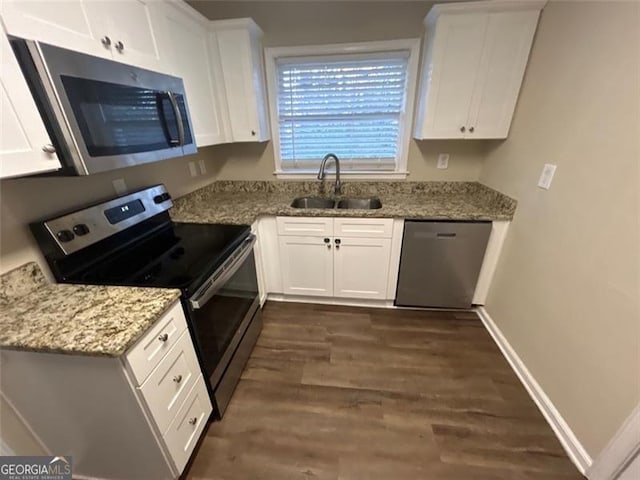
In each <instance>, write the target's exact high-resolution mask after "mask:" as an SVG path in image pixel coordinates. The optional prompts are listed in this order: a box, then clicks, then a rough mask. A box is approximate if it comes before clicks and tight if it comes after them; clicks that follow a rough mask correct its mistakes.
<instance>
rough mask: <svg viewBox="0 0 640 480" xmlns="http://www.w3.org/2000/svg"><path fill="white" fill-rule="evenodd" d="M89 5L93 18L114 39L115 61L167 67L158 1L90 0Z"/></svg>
mask: <svg viewBox="0 0 640 480" xmlns="http://www.w3.org/2000/svg"><path fill="white" fill-rule="evenodd" d="M87 8H88V12H89V17H90V18H91V19H92V22H93V21H94V20H95V21H99V22H102V24H103V25H104V27H103V28H104V34H102V33H101V34H100V36H101V37H102V36H103V35H107V36H109V38H110V39H111V46H110V50H111V52H112V58H113V59H114V60H116V61H119V62H123V63H128V64H130V65H135V66H137V67H142V68H147V69H149V70H155V71H166V70H167V67H166V66H165V65H163V63H162V61H161V60H162V58H161V52H160V48H159V46H158V39H157V32H156V31H155V28H156V25H157V23H158V18H159V16H160V12H159V9H160V8H161V4H160V3H159V2H152V1H149V0H120V1H118V2H113V1H108V0H104V1H103V0H99V1H93V0H92V1H88V2H87Z"/></svg>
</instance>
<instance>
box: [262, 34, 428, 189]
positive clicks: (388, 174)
mask: <svg viewBox="0 0 640 480" xmlns="http://www.w3.org/2000/svg"><path fill="white" fill-rule="evenodd" d="M399 50H404V51H408V52H409V58H408V61H407V91H406V93H405V108H404V113H403V114H402V116H401V119H400V120H401V121H400V124H401V125H400V133H399V140H398V155H397V158H396V162H395V168H394V169H393V170H351V169H345V170H343V171H341V172H340V174H341V175H343V176H345V177H349V178H352V179H358V178H362V179H367V178H369V179H370V178H372V177H375V178H381V179H404V178H406V177H407V175H408V174H409V172H408V171H407V163H408V162H407V161H408V156H409V143H410V141H411V132H412V127H413V121H414V107H415V100H416V90H417V80H418V63H419V61H420V39H417V38H409V39H399V40H385V41H376V42H358V43H336V44H328V45H303V46H296V47H269V48H265V67H266V69H265V70H266V72H265V73H266V77H267V96H268V102H269V120H270V122H271V140H272V142H273V156H274V160H275V171H274V175H276V177H277V178H286V179H291V180H294V179H309V178H312V177H315V176H316V174H317V171H315V170H306V169H302V168H298V169H289V170H283V168H282V163H283V162H282V158H281V155H280V122H279V120H278V91H277V85H278V78H277V66H276V62H277V61H278V59H281V58H286V57H301V58H304V57H311V58H313V57H326V56H331V55H350V54H356V55H358V54H363V55H365V54H366V55H370V54H384V53H385V52H394V51H399ZM327 153H329V152H327Z"/></svg>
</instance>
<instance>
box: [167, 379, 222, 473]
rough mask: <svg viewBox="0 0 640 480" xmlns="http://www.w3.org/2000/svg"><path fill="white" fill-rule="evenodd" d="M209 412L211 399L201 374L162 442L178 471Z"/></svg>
mask: <svg viewBox="0 0 640 480" xmlns="http://www.w3.org/2000/svg"><path fill="white" fill-rule="evenodd" d="M210 414H211V401H210V400H209V394H208V392H207V387H206V386H205V384H204V380H203V379H202V375H200V377H198V380H197V381H196V382H195V384H194V386H193V388H192V389H191V391H190V392H189V395H188V396H187V399H186V400H185V402H184V403H183V404H182V406H181V407H180V410H179V411H178V413H177V415H176V417H175V418H174V419H173V421H172V422H171V425H169V428H168V429H167V431H166V433H165V434H164V442H165V444H166V446H167V449H168V450H169V454H170V455H171V458H172V459H173V461H174V463H175V464H176V468H177V469H178V471H179V472H182V469H183V468H184V466H185V465H186V464H187V461H188V460H189V456H190V455H191V452H192V451H193V448H194V447H195V445H196V442H197V441H198V438H200V434H201V433H202V431H203V430H204V429H205V427H206V425H207V419H208V418H209V415H210Z"/></svg>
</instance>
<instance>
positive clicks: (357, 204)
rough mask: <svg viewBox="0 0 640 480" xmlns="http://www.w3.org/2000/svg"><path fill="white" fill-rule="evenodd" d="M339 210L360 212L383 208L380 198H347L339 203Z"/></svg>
mask: <svg viewBox="0 0 640 480" xmlns="http://www.w3.org/2000/svg"><path fill="white" fill-rule="evenodd" d="M337 207H338V208H353V209H359V210H377V209H378V208H382V202H381V201H380V199H379V198H376V197H371V198H345V199H342V200H340V201H339V202H338V205H337Z"/></svg>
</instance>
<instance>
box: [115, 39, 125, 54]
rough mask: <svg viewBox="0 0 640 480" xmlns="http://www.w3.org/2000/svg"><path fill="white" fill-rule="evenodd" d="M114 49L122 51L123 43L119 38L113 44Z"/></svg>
mask: <svg viewBox="0 0 640 480" xmlns="http://www.w3.org/2000/svg"><path fill="white" fill-rule="evenodd" d="M115 47H116V50H118V51H119V52H120V53H122V51H123V50H124V43H122V42H121V41H120V40H118V41H117V42H116V44H115Z"/></svg>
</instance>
